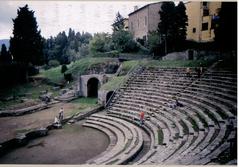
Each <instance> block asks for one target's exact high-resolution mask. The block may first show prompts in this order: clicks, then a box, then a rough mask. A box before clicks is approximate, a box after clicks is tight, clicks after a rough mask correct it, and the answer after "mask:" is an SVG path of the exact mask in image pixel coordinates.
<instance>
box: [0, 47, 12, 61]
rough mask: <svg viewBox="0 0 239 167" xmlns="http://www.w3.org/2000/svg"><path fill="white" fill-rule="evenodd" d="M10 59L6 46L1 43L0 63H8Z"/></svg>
mask: <svg viewBox="0 0 239 167" xmlns="http://www.w3.org/2000/svg"><path fill="white" fill-rule="evenodd" d="M11 61H12V57H11V55H10V54H9V52H8V51H7V47H6V45H5V44H2V49H1V53H0V63H10V62H11Z"/></svg>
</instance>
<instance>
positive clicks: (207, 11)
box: [185, 1, 221, 42]
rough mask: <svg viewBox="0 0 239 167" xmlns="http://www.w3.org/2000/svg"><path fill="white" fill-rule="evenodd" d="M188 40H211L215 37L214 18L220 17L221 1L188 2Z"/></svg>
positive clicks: (186, 4)
mask: <svg viewBox="0 0 239 167" xmlns="http://www.w3.org/2000/svg"><path fill="white" fill-rule="evenodd" d="M185 6H186V13H187V16H188V27H187V40H191V41H195V42H211V41H213V39H214V24H213V20H215V19H217V18H218V13H219V11H220V8H221V2H205V1H204V2H197V1H193V2H187V3H185Z"/></svg>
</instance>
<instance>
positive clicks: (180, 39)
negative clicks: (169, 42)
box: [175, 2, 188, 50]
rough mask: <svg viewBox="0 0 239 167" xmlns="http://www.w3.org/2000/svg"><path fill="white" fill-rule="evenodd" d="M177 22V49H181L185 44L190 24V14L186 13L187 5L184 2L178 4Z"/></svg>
mask: <svg viewBox="0 0 239 167" xmlns="http://www.w3.org/2000/svg"><path fill="white" fill-rule="evenodd" d="M175 22H176V28H177V32H176V34H175V37H176V39H175V48H176V50H180V49H181V48H183V46H184V43H185V40H186V35H187V26H188V16H187V14H186V7H185V5H184V3H183V2H179V4H178V5H177V6H176V18H175Z"/></svg>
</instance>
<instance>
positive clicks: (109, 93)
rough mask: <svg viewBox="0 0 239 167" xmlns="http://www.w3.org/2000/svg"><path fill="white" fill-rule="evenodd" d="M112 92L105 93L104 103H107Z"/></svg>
mask: <svg viewBox="0 0 239 167" xmlns="http://www.w3.org/2000/svg"><path fill="white" fill-rule="evenodd" d="M112 94H113V91H109V92H108V93H107V94H106V104H107V103H108V101H109V99H110V97H111V95H112Z"/></svg>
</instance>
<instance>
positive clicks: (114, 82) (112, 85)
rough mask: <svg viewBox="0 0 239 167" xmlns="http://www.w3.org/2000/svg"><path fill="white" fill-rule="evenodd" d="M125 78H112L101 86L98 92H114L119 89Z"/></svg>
mask: <svg viewBox="0 0 239 167" xmlns="http://www.w3.org/2000/svg"><path fill="white" fill-rule="evenodd" d="M125 78H126V76H119V77H113V78H111V79H110V80H109V81H108V82H107V83H105V84H104V85H102V86H101V88H100V90H115V89H117V88H119V86H120V84H121V83H122V82H123V80H124V79H125Z"/></svg>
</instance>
